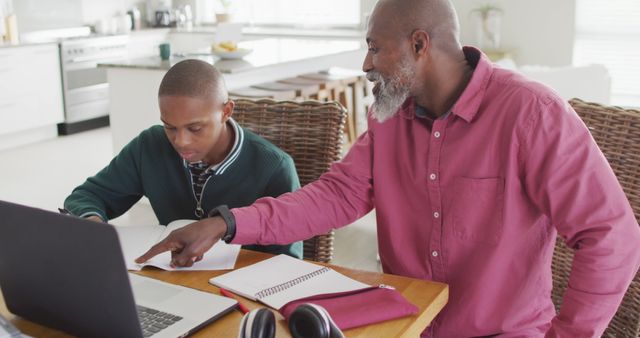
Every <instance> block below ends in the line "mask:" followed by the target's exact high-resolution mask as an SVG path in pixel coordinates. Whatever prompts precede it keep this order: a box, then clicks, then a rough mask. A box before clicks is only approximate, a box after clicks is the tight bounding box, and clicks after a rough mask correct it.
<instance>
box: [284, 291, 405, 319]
mask: <svg viewBox="0 0 640 338" xmlns="http://www.w3.org/2000/svg"><path fill="white" fill-rule="evenodd" d="M304 303H312V304H316V305H320V306H322V307H323V308H325V309H326V310H327V312H328V313H329V315H331V318H333V321H334V322H335V323H336V325H338V327H339V328H340V329H341V330H346V329H350V328H354V327H358V326H363V325H367V324H373V323H378V322H382V321H385V320H390V319H395V318H400V317H404V316H410V315H414V314H416V313H418V307H417V306H415V305H413V304H411V303H409V301H407V300H406V299H405V298H404V297H403V296H402V295H401V294H400V292H398V291H396V290H395V289H393V288H391V287H387V286H382V285H381V286H372V287H369V288H365V289H360V290H354V291H348V292H339V293H327V294H321V295H315V296H311V297H306V298H302V299H297V300H294V301H291V302H289V303H287V304H285V305H283V306H282V307H281V308H280V309H279V310H278V311H279V312H280V313H281V314H282V316H283V317H285V318H286V319H287V320H289V316H290V315H291V313H292V312H293V311H294V310H295V309H296V307H298V305H300V304H304Z"/></svg>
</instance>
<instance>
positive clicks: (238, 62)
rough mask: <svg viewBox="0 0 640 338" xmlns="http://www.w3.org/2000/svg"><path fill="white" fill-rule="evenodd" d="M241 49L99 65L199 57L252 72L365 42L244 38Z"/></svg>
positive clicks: (160, 66)
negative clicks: (228, 55)
mask: <svg viewBox="0 0 640 338" xmlns="http://www.w3.org/2000/svg"><path fill="white" fill-rule="evenodd" d="M238 47H240V48H246V49H250V50H251V51H252V52H251V53H249V54H248V55H247V56H245V57H244V58H242V59H233V60H228V59H220V58H219V57H217V56H215V55H213V54H211V52H210V50H208V49H204V50H198V51H194V52H192V53H181V54H174V55H172V57H171V59H169V60H166V61H163V60H160V57H157V56H156V57H147V58H136V59H125V60H119V61H114V62H110V63H104V64H100V67H119V68H134V69H150V70H168V69H169V68H171V66H173V65H174V64H176V63H178V62H180V61H182V60H185V59H200V60H203V61H205V62H208V63H211V64H213V65H214V66H216V68H218V70H219V71H220V72H221V73H223V74H233V73H239V72H246V71H252V70H256V69H259V68H264V67H270V66H274V65H279V64H283V63H287V62H294V61H299V60H307V59H313V58H316V57H326V56H328V55H337V54H341V53H349V52H354V51H360V50H362V49H363V48H365V46H364V43H363V42H360V41H355V40H305V39H290V38H271V39H261V40H253V41H244V42H240V43H239V44H238Z"/></svg>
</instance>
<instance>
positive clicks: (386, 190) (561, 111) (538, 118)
mask: <svg viewBox="0 0 640 338" xmlns="http://www.w3.org/2000/svg"><path fill="white" fill-rule="evenodd" d="M465 54H466V57H467V61H468V62H469V64H470V65H471V66H473V67H474V68H475V70H474V73H473V77H472V79H471V81H470V82H469V84H468V86H467V88H466V89H465V90H464V92H463V93H462V95H461V97H460V98H459V99H458V100H457V102H456V103H455V105H454V106H453V107H452V108H451V112H450V113H449V114H447V115H446V116H445V117H443V118H440V119H435V120H431V119H428V118H420V117H417V116H416V114H415V112H416V106H415V103H414V102H413V100H412V99H408V100H407V102H405V104H404V105H403V106H402V107H401V108H400V109H399V111H398V113H397V114H396V115H395V116H394V117H393V118H391V119H389V120H387V121H385V122H384V123H379V122H377V121H375V120H371V119H370V120H369V130H368V131H367V132H366V133H364V134H363V135H361V136H360V138H359V139H358V141H357V142H356V143H355V144H354V145H353V147H352V148H351V150H350V151H349V153H348V154H347V155H346V156H345V158H344V159H343V160H342V161H341V162H339V163H336V164H334V165H333V166H332V168H331V170H330V171H329V172H328V173H326V174H325V175H323V176H322V177H321V178H320V179H319V180H318V181H316V182H314V183H312V184H309V185H307V186H306V187H304V188H303V189H301V190H298V191H297V192H294V193H288V194H285V195H283V196H281V197H280V198H277V199H273V198H263V199H260V200H258V201H257V202H256V203H255V204H253V205H252V206H249V207H245V208H240V209H234V210H233V214H234V215H235V218H236V223H237V230H236V231H237V232H236V236H235V239H234V241H233V242H234V243H240V244H249V243H258V244H272V243H289V242H293V241H296V240H300V239H306V238H309V237H311V236H313V235H315V234H320V233H324V232H326V231H328V230H330V229H332V228H337V227H341V226H344V225H346V224H349V223H351V222H353V221H354V220H356V219H358V218H360V217H361V216H363V215H365V214H366V213H367V212H368V211H370V210H371V208H374V207H375V208H376V216H377V227H378V247H379V252H380V259H381V261H382V266H383V269H384V271H385V272H387V273H392V274H397V275H403V276H409V277H414V278H420V279H427V280H435V281H439V282H444V283H447V284H449V286H450V297H449V303H448V304H447V305H446V307H445V308H444V310H443V312H442V313H441V314H440V315H439V316H438V317H437V318H436V320H435V321H434V322H433V324H432V325H431V326H430V327H429V328H428V329H426V330H425V332H424V333H423V335H424V336H430V335H433V336H436V337H472V336H486V335H504V336H505V337H506V336H509V337H515V336H518V337H536V336H540V337H541V336H544V335H545V334H546V335H547V336H548V337H553V336H563V337H594V336H598V335H600V334H601V333H602V332H603V330H604V329H605V328H606V326H607V324H608V322H609V320H610V319H611V317H612V316H613V314H614V313H615V311H616V308H617V306H618V305H619V303H620V301H621V299H622V296H623V295H624V292H625V290H626V288H627V286H628V284H629V283H630V281H631V279H632V277H633V275H634V274H635V272H636V270H637V268H638V265H639V261H640V250H638V247H639V245H640V230H639V227H638V223H637V222H636V219H635V218H634V215H633V213H632V211H631V208H630V206H629V202H628V201H627V199H626V197H625V195H624V193H623V191H622V189H621V187H620V184H619V183H618V181H617V180H616V177H615V175H614V174H613V172H612V171H611V168H610V167H609V165H608V163H607V161H606V159H605V158H604V156H603V155H602V153H601V152H600V150H599V149H598V147H597V145H596V144H595V142H594V141H593V139H592V137H591V136H590V134H589V132H588V130H587V128H586V127H585V125H584V124H583V123H582V121H581V120H580V118H579V117H578V116H577V115H576V113H575V112H574V111H573V110H572V109H571V107H570V106H569V105H568V104H567V102H565V101H563V100H562V99H560V98H559V97H558V96H557V95H556V94H555V93H554V92H553V91H551V90H550V89H548V88H546V87H544V86H543V85H540V84H538V83H535V82H532V81H529V80H527V79H526V78H524V77H523V76H521V75H519V74H517V73H514V72H511V71H508V70H504V69H501V68H496V67H494V66H493V65H492V64H491V63H490V61H488V60H487V59H486V57H485V56H483V55H482V54H481V53H480V52H479V51H478V50H476V49H473V48H465ZM556 233H559V234H560V235H562V236H564V237H565V238H566V239H567V240H568V243H569V245H571V246H572V247H574V248H576V249H577V252H576V256H575V259H574V265H573V271H572V273H571V277H570V283H569V285H570V286H569V289H568V291H567V293H566V294H565V296H564V305H563V307H562V310H561V312H560V314H558V315H557V316H556V314H555V311H554V308H553V304H552V303H551V298H550V292H551V287H552V286H551V285H552V284H551V268H550V265H551V256H552V254H553V249H554V242H555V238H556ZM381 311H383V309H381Z"/></svg>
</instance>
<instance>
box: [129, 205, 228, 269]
mask: <svg viewBox="0 0 640 338" xmlns="http://www.w3.org/2000/svg"><path fill="white" fill-rule="evenodd" d="M226 231H227V224H226V223H225V222H224V220H223V219H222V217H211V218H207V219H203V220H201V221H198V222H195V223H191V224H189V225H187V226H185V227H183V228H180V229H178V230H174V231H172V232H171V233H170V234H169V236H167V237H166V238H165V239H163V240H162V241H160V242H159V243H158V244H156V245H154V246H152V247H151V249H149V251H147V252H145V253H144V254H143V255H142V256H140V257H138V258H137V259H136V263H144V262H146V261H148V260H149V259H151V258H152V257H154V256H156V255H158V254H160V253H163V252H165V251H171V267H174V268H175V267H189V266H192V265H193V263H194V262H197V261H199V260H201V259H202V256H203V255H204V253H205V252H207V251H208V250H209V249H211V247H212V246H213V245H214V244H216V243H217V242H218V241H219V240H220V238H222V236H224V234H225V232H226Z"/></svg>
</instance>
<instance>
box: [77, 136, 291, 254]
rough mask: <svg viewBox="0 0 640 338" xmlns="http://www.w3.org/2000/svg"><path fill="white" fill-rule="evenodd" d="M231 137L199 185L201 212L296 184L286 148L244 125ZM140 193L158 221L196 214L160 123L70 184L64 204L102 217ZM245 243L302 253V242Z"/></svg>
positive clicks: (119, 209)
mask: <svg viewBox="0 0 640 338" xmlns="http://www.w3.org/2000/svg"><path fill="white" fill-rule="evenodd" d="M236 137H237V138H239V139H238V140H237V145H236V146H234V148H233V149H232V150H231V153H230V154H229V156H227V158H226V159H225V160H224V161H223V162H222V163H221V164H220V166H218V168H217V169H216V170H215V173H214V174H213V175H212V176H211V177H210V178H209V180H208V181H207V183H206V184H205V186H204V188H203V190H202V208H203V209H204V212H205V215H206V214H207V213H208V212H209V210H211V209H213V208H215V207H216V206H218V205H221V204H226V205H228V206H229V208H237V207H243V206H247V205H250V204H252V203H253V202H254V201H255V200H256V199H258V198H260V197H264V196H272V197H277V196H279V195H281V194H283V193H286V192H290V191H293V190H296V189H298V188H299V187H300V182H299V181H298V175H297V173H296V170H295V166H294V164H293V160H292V159H291V157H290V156H289V155H288V154H287V153H285V152H284V151H282V150H280V149H279V148H277V147H276V146H275V145H273V144H271V143H269V142H268V141H266V140H265V139H263V138H261V137H259V136H258V135H256V134H254V133H252V132H250V131H248V130H245V129H243V128H238V132H237V133H236ZM142 196H146V197H147V198H148V199H149V201H150V202H151V207H152V208H153V211H154V213H155V214H156V217H157V218H158V221H159V222H160V224H164V225H166V224H168V223H170V222H171V221H174V220H177V219H195V218H196V216H195V209H196V199H195V195H194V192H193V186H192V183H191V176H190V174H189V170H188V169H187V168H186V166H185V164H184V161H183V160H182V159H181V158H180V156H179V155H178V153H177V152H176V151H175V150H174V149H173V147H172V146H171V143H169V140H168V139H167V136H166V135H165V132H164V128H163V127H162V126H153V127H151V128H149V129H147V130H145V131H143V132H142V133H140V135H139V136H138V137H136V138H135V139H133V140H132V141H131V142H130V143H129V144H127V145H126V146H125V147H124V148H123V149H122V151H121V152H120V153H119V154H118V155H117V156H116V157H115V158H114V159H113V160H112V161H111V163H109V165H108V166H106V167H105V168H104V169H102V170H101V171H100V172H98V173H97V174H96V175H95V176H93V177H89V178H88V179H87V180H86V181H85V182H84V183H83V184H82V185H80V186H78V187H77V188H75V189H74V190H73V192H72V193H71V195H70V196H69V197H67V199H66V200H65V202H64V206H65V208H66V209H67V210H69V212H71V213H72V214H74V215H78V216H82V217H85V216H87V215H91V214H96V215H99V216H100V217H102V219H105V220H107V219H112V218H115V217H118V216H120V215H122V214H123V213H124V212H126V211H127V210H129V209H130V208H131V207H132V206H133V205H134V204H135V203H136V202H138V200H140V198H142ZM244 248H247V249H253V250H258V251H264V252H270V253H275V254H278V253H286V254H288V255H291V256H293V257H297V258H301V257H302V242H296V243H293V244H290V245H284V246H282V245H269V246H257V245H254V246H244Z"/></svg>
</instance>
